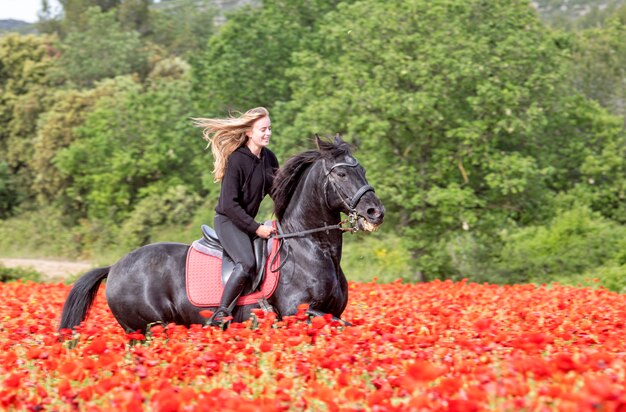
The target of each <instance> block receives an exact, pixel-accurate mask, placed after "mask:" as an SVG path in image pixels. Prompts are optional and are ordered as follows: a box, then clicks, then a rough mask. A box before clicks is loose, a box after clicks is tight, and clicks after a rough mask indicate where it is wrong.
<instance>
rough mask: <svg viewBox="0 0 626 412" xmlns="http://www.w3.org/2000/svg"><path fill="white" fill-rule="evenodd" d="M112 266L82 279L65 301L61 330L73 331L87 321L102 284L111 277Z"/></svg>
mask: <svg viewBox="0 0 626 412" xmlns="http://www.w3.org/2000/svg"><path fill="white" fill-rule="evenodd" d="M110 269H111V266H107V267H104V268H98V269H93V270H91V271H89V272H87V273H85V274H84V275H83V276H81V277H80V279H78V280H77V281H76V283H74V287H72V290H71V291H70V294H69V295H68V296H67V299H66V300H65V305H63V314H62V315H61V324H60V325H59V330H60V329H71V328H73V327H74V326H78V325H80V322H82V321H83V320H85V318H86V317H87V313H88V312H89V308H90V307H91V305H92V304H93V300H94V299H95V297H96V294H97V293H98V288H99V287H100V283H101V282H102V281H103V280H104V279H105V278H106V277H107V276H108V275H109V270H110Z"/></svg>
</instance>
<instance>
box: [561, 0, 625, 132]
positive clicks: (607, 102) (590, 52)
mask: <svg viewBox="0 0 626 412" xmlns="http://www.w3.org/2000/svg"><path fill="white" fill-rule="evenodd" d="M625 38H626V5H624V6H622V7H621V9H619V10H618V11H616V12H615V14H614V15H613V16H612V17H611V18H609V19H608V21H607V22H606V23H605V24H604V25H603V26H602V27H599V28H593V29H587V30H585V31H583V32H581V33H580V34H578V36H577V43H576V49H575V53H574V55H573V58H572V83H573V85H574V87H576V89H577V90H579V91H580V92H582V93H583V94H584V95H585V96H587V97H589V98H591V99H593V100H595V101H597V102H598V103H600V104H601V105H602V106H604V107H606V108H607V109H609V110H610V111H611V112H612V113H614V114H616V115H618V116H621V117H622V118H623V119H624V122H625V123H624V124H625V125H626V42H624V39H625Z"/></svg>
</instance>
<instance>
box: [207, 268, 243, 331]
mask: <svg viewBox="0 0 626 412" xmlns="http://www.w3.org/2000/svg"><path fill="white" fill-rule="evenodd" d="M247 281H248V272H246V271H244V270H243V267H242V266H241V265H240V264H237V265H235V268H234V269H233V273H232V274H231V275H230V278H229V279H228V282H226V286H224V292H223V293H222V299H221V300H220V307H219V308H217V310H216V311H215V313H214V314H213V315H212V316H211V318H209V323H210V324H211V326H222V325H223V324H224V323H225V322H224V318H227V317H229V316H230V311H231V310H232V308H233V307H234V306H235V305H234V304H233V303H234V302H235V300H236V299H237V298H239V295H241V292H243V288H244V287H245V286H246V282H247Z"/></svg>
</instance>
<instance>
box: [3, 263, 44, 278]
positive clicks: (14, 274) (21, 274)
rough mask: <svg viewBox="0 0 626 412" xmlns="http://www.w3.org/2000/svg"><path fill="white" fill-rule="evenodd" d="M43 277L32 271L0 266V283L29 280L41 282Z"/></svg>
mask: <svg viewBox="0 0 626 412" xmlns="http://www.w3.org/2000/svg"><path fill="white" fill-rule="evenodd" d="M42 279H43V275H42V274H41V273H39V272H37V271H36V270H34V269H23V268H8V267H5V266H4V265H2V264H0V282H14V281H17V280H30V281H33V282H41V281H42Z"/></svg>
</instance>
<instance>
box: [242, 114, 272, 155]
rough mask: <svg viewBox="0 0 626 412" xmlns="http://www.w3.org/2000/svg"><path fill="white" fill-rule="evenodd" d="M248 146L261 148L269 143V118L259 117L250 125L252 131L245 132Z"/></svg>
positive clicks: (270, 124)
mask: <svg viewBox="0 0 626 412" xmlns="http://www.w3.org/2000/svg"><path fill="white" fill-rule="evenodd" d="M246 136H248V144H252V145H253V146H255V147H258V148H262V147H265V146H267V145H268V144H269V143H270V137H272V122H271V120H270V117H269V116H265V117H261V118H260V119H257V120H256V121H255V122H254V123H253V124H252V129H251V130H250V131H248V132H246Z"/></svg>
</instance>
